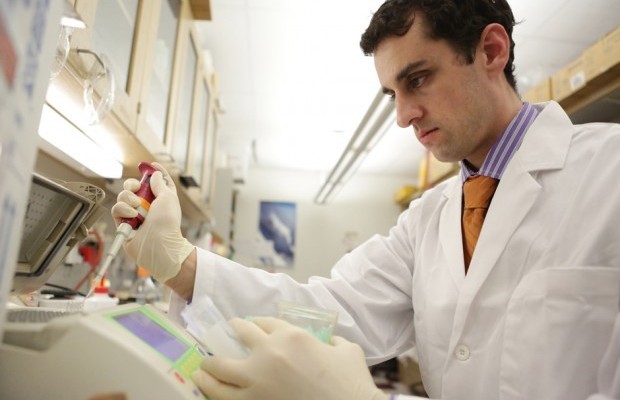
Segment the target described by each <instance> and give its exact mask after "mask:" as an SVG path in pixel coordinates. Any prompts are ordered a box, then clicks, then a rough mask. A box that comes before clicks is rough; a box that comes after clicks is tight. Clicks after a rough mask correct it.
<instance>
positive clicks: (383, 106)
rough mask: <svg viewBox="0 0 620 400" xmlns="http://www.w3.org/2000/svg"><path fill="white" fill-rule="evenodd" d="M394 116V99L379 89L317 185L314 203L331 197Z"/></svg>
mask: <svg viewBox="0 0 620 400" xmlns="http://www.w3.org/2000/svg"><path fill="white" fill-rule="evenodd" d="M394 119H395V117H394V103H392V102H391V101H389V97H388V96H386V95H385V94H384V93H383V91H382V90H379V92H378V93H377V95H376V96H375V98H374V100H373V101H372V104H371V105H370V107H369V108H368V111H366V114H365V115H364V117H363V118H362V120H361V122H360V124H359V125H358V127H357V129H356V130H355V132H354V133H353V136H352V137H351V139H350V140H349V143H348V144H347V147H346V148H345V149H344V151H343V152H342V155H341V156H340V158H339V159H338V162H337V163H336V165H335V166H334V168H333V169H332V170H331V172H330V173H329V175H328V176H327V179H326V180H325V182H324V183H323V185H322V186H321V188H320V189H319V192H318V193H317V195H316V197H315V198H314V202H315V203H317V204H326V203H327V202H328V201H330V200H332V199H333V198H334V197H335V195H336V194H337V193H338V192H339V191H340V189H342V187H343V186H344V184H345V183H346V182H347V181H348V180H349V179H350V178H351V177H352V176H353V174H355V172H356V171H357V169H358V168H359V166H360V165H361V164H362V162H363V160H364V158H366V156H367V155H368V153H370V150H372V148H373V147H374V146H375V145H376V144H377V143H378V142H379V140H380V139H381V137H382V136H383V134H385V132H386V131H387V130H388V128H389V127H390V126H391V125H392V124H393V123H394Z"/></svg>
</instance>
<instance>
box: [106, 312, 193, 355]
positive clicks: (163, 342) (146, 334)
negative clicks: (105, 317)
mask: <svg viewBox="0 0 620 400" xmlns="http://www.w3.org/2000/svg"><path fill="white" fill-rule="evenodd" d="M113 318H114V319H115V320H116V321H117V322H118V323H119V324H121V325H123V326H124V327H125V328H127V329H128V330H129V331H130V332H132V333H133V334H134V335H136V336H137V337H139V338H140V339H142V340H143V341H145V342H146V343H147V344H149V345H150V346H151V347H152V348H154V349H155V350H157V351H158V352H159V353H161V354H162V355H163V356H164V357H166V358H168V359H170V360H171V361H172V362H176V361H177V360H178V359H179V358H180V357H181V356H182V355H183V354H184V353H185V351H186V350H187V348H188V346H187V345H186V344H185V343H183V342H181V341H180V340H179V339H177V338H176V337H175V336H174V335H173V334H171V333H170V332H168V331H167V330H165V329H164V328H163V327H162V326H161V325H159V324H158V323H157V322H155V321H153V320H152V319H150V318H149V317H148V316H146V315H145V314H143V313H141V312H139V311H135V312H132V313H128V314H123V315H117V316H115V317H113Z"/></svg>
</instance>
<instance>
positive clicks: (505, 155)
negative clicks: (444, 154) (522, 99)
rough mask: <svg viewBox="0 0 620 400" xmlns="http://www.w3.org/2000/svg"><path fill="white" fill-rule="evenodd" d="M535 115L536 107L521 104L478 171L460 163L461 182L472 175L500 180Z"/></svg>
mask: <svg viewBox="0 0 620 400" xmlns="http://www.w3.org/2000/svg"><path fill="white" fill-rule="evenodd" d="M537 115H538V110H537V109H536V107H534V106H533V105H531V104H530V103H523V106H522V107H521V109H520V110H519V112H518V113H517V115H516V116H515V117H514V119H513V120H512V121H511V122H510V124H508V127H507V128H506V130H505V131H504V132H503V133H502V134H501V136H500V137H499V139H498V140H497V142H495V144H494V145H493V147H492V148H491V150H490V151H489V154H487V157H486V158H485V159H484V163H482V167H480V170H479V171H474V170H472V169H471V168H470V167H469V166H468V165H467V164H466V163H464V162H462V161H461V179H462V180H463V182H465V180H466V179H467V178H469V177H470V176H472V175H484V176H489V177H491V178H496V179H500V178H501V177H502V174H503V173H504V170H505V169H506V166H507V165H508V162H509V161H510V159H511V158H512V156H513V155H514V153H515V152H516V151H517V149H518V148H519V146H520V145H521V142H522V141H523V137H524V136H525V132H526V131H527V129H528V128H529V127H530V125H532V122H534V120H535V119H536V116H537Z"/></svg>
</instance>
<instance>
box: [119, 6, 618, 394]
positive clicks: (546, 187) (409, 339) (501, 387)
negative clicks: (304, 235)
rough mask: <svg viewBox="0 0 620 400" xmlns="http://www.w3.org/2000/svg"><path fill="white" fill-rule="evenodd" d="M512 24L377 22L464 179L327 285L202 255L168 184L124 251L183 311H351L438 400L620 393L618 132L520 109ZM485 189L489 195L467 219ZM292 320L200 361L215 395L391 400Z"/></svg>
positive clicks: (397, 10)
mask: <svg viewBox="0 0 620 400" xmlns="http://www.w3.org/2000/svg"><path fill="white" fill-rule="evenodd" d="M513 25H514V18H513V15H512V12H511V10H510V7H509V5H508V4H507V3H506V1H505V0H389V1H387V2H386V3H384V4H383V5H382V6H381V8H380V9H379V10H378V11H377V13H375V15H374V16H373V18H372V21H371V23H370V25H369V27H368V29H367V30H366V32H365V33H364V35H363V36H362V42H361V45H362V48H363V50H364V52H365V53H367V54H373V55H374V60H375V66H376V70H377V74H378V76H379V81H380V83H381V85H382V86H383V88H384V92H385V93H386V94H387V95H389V96H391V97H392V98H393V100H394V101H395V103H396V111H397V121H398V124H399V125H400V126H401V127H408V126H411V127H413V131H414V132H415V134H416V136H417V138H418V139H419V140H420V142H421V143H422V144H423V145H424V146H425V147H426V148H428V149H429V150H430V151H431V152H433V154H434V155H435V156H436V157H437V158H438V159H439V160H442V161H461V166H462V170H461V174H460V176H458V177H454V178H452V179H450V180H448V181H446V182H444V183H442V184H440V185H438V186H437V187H436V188H434V189H431V190H429V191H427V192H426V193H425V194H424V195H423V196H422V198H420V199H418V200H416V201H414V202H412V204H411V205H410V207H409V209H408V210H407V211H405V212H404V213H403V214H402V215H401V216H400V217H399V220H398V223H397V225H396V226H395V227H393V228H392V229H391V230H390V233H389V235H388V236H387V237H379V236H375V237H373V238H371V239H370V240H368V241H367V242H366V243H364V244H362V245H361V246H359V247H358V248H356V249H355V250H354V251H352V252H351V253H349V254H347V255H346V256H344V257H343V258H342V259H341V260H340V261H339V262H338V263H337V264H336V265H335V266H334V268H333V270H332V274H331V277H330V278H329V279H326V278H319V277H316V278H311V279H310V280H309V281H308V283H306V284H300V283H297V282H294V281H293V280H292V279H290V278H289V277H287V276H286V275H277V274H275V275H274V274H267V273H263V272H261V271H258V270H254V269H247V268H243V267H241V266H239V265H237V264H235V263H233V262H231V261H229V260H225V259H222V258H219V257H217V256H215V255H213V254H210V253H208V252H206V251H203V250H201V249H194V247H193V246H192V245H191V244H189V243H188V242H187V241H186V240H185V239H184V238H183V237H182V236H181V234H180V230H179V221H180V219H179V218H178V215H179V209H178V207H179V206H178V200H177V199H176V195H175V191H174V190H175V189H174V186H173V185H172V184H171V180H170V179H169V177H167V179H166V180H165V181H167V182H168V184H167V185H166V184H165V183H164V180H163V179H162V176H161V175H160V174H159V173H157V174H155V175H154V176H153V181H152V182H153V186H154V187H153V189H154V192H155V194H156V195H157V198H156V200H155V201H154V202H153V205H152V207H151V211H150V213H149V216H148V218H147V219H146V222H145V223H144V225H143V226H142V227H141V228H140V230H139V231H138V232H137V234H136V236H135V238H134V239H133V240H132V241H131V242H129V243H128V244H127V246H126V249H127V252H128V253H129V254H130V256H132V257H133V258H134V259H135V260H137V262H138V264H139V265H142V266H145V267H147V266H148V267H149V268H151V269H152V270H153V272H154V274H155V276H156V277H159V279H160V280H163V281H166V283H167V284H168V285H169V286H170V287H172V288H173V289H174V290H175V292H176V293H177V294H179V296H180V297H181V299H183V300H191V299H192V296H193V298H194V299H196V298H197V296H202V295H205V294H206V295H209V296H210V297H212V298H213V300H214V302H215V303H216V305H217V306H218V308H220V310H221V311H222V312H223V313H224V314H225V315H227V316H230V317H233V316H244V315H273V314H275V312H274V310H273V305H274V304H276V303H277V302H278V301H280V300H289V301H296V302H300V303H306V304H311V305H316V306H321V307H324V308H328V309H334V310H337V311H338V312H339V315H340V318H339V325H338V328H337V329H338V333H339V334H340V335H342V336H343V337H346V338H347V340H350V341H352V342H354V343H357V344H359V345H360V346H361V347H362V349H363V350H364V353H365V357H366V362H367V363H368V364H375V363H378V362H381V361H383V360H386V359H389V358H391V357H394V356H395V355H398V354H399V353H402V352H404V351H405V350H407V349H408V348H410V347H411V346H413V345H415V346H416V347H417V350H418V353H419V361H420V362H419V364H420V369H421V372H422V378H423V382H424V386H425V389H426V391H427V393H429V395H430V396H431V398H440V399H498V398H501V399H545V400H549V399H563V400H565V399H586V398H588V396H591V399H604V398H614V396H620V369H618V358H619V354H620V349H619V348H618V347H619V345H618V343H619V342H620V322H618V321H620V318H619V317H618V315H619V312H618V309H619V304H620V300H619V299H620V246H619V244H620V228H619V227H620V185H619V184H618V182H619V179H618V177H617V175H616V174H617V173H618V171H620V158H619V157H618V156H617V155H618V153H619V151H620V127H618V126H617V125H611V124H589V125H583V126H574V125H572V123H571V122H570V120H569V118H568V116H567V115H566V114H565V113H564V112H563V111H562V109H561V108H560V106H559V105H558V104H557V103H554V102H549V103H545V104H537V105H531V104H527V103H523V102H522V101H521V100H520V98H519V96H518V94H517V92H516V89H515V79H514V76H513V66H512V60H513V47H514V44H513V42H512V39H511V35H512V28H513ZM163 175H164V176H167V173H166V172H165V171H164V172H163ZM481 182H482V183H483V184H480V183H481ZM136 183H137V182H135V181H128V182H127V183H126V189H128V190H126V191H124V192H122V193H121V194H119V203H117V205H116V206H115V207H114V208H113V211H112V213H113V215H114V217H115V218H119V217H132V216H134V215H135V211H134V209H133V207H136V206H137V204H138V201H137V199H136V198H135V196H134V195H133V194H132V192H133V191H135V190H136V188H137V186H136ZM472 185H478V186H481V189H478V191H476V190H472V189H470V188H471V187H472ZM482 192H484V193H486V194H488V197H489V198H487V199H486V200H484V201H483V202H482V203H481V204H479V205H476V206H475V208H477V210H471V209H470V206H469V203H470V202H471V198H472V196H474V195H475V196H478V197H480V196H481V194H480V193H482ZM490 199H492V201H491V200H490ZM489 202H490V206H489ZM486 207H488V212H487V211H486V210H485V208H486ZM171 210H174V211H175V212H174V213H172V212H170V211H171ZM175 213H176V218H171V216H172V215H174V214H175ZM485 213H486V218H485V219H484V225H483V229H482V231H481V232H478V231H477V230H476V228H475V227H472V223H476V224H478V228H479V227H480V225H481V224H482V219H481V218H479V216H480V214H481V216H482V217H484V214H485ZM474 250H475V251H474ZM177 305H180V306H181V307H183V306H185V304H184V303H181V304H177ZM614 323H616V325H617V326H616V331H615V334H614ZM283 324H284V323H283V322H281V321H274V320H272V319H267V320H263V319H257V320H256V322H255V323H249V322H247V321H235V322H234V325H235V327H236V329H237V330H238V332H239V335H240V338H241V340H242V341H244V342H245V343H246V344H247V345H248V346H249V347H250V349H251V355H250V357H249V358H248V359H245V360H233V359H228V358H225V357H212V358H207V359H205V362H204V364H203V369H204V370H205V372H202V373H199V374H197V376H196V381H197V382H198V384H199V385H200V387H201V388H202V390H203V391H204V392H205V393H206V394H207V395H209V396H211V397H212V398H214V399H216V400H217V399H250V398H252V397H254V398H267V396H269V397H273V398H293V397H294V398H302V399H311V398H321V399H325V398H328V399H338V398H341V399H380V398H382V397H385V395H383V394H382V393H380V392H379V391H378V389H376V388H375V387H374V386H373V385H372V382H371V380H370V378H369V376H368V373H367V371H366V372H363V371H361V370H360V365H361V364H362V362H361V360H360V358H361V355H360V353H359V351H358V350H359V349H357V347H356V346H355V345H352V344H351V343H349V342H347V341H344V340H343V339H340V338H336V339H335V343H334V346H333V347H330V346H327V345H323V344H322V343H319V342H318V341H307V340H305V339H303V338H304V337H306V336H307V335H306V336H304V335H303V334H302V333H300V332H299V331H298V330H296V329H295V328H293V327H290V326H288V325H283ZM612 335H615V336H612ZM292 343H300V344H299V345H297V346H295V345H293V344H292ZM606 352H607V356H604V354H605V353H606ZM304 361H308V362H304ZM295 362H297V363H302V366H303V368H302V369H301V370H299V368H297V369H296V368H294V364H295ZM284 366H288V368H286V367H284ZM304 368H308V369H309V372H308V374H307V376H306V377H305V378H304V374H303V369H304ZM599 369H600V374H598V377H597V372H599ZM614 374H615V375H614ZM320 379H326V382H325V383H324V385H323V382H321V381H320ZM597 379H598V381H597ZM324 386H329V388H325V387H324ZM328 389H329V390H328ZM320 390H322V391H320ZM295 391H297V393H296V392H295ZM595 393H598V394H595ZM287 396H288V397H287Z"/></svg>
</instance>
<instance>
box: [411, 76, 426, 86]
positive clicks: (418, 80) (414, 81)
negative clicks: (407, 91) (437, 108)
mask: <svg viewBox="0 0 620 400" xmlns="http://www.w3.org/2000/svg"><path fill="white" fill-rule="evenodd" d="M425 79H426V76H414V77H411V78H409V87H410V88H412V89H417V88H419V87H420V86H422V84H423V83H424V80H425Z"/></svg>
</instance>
